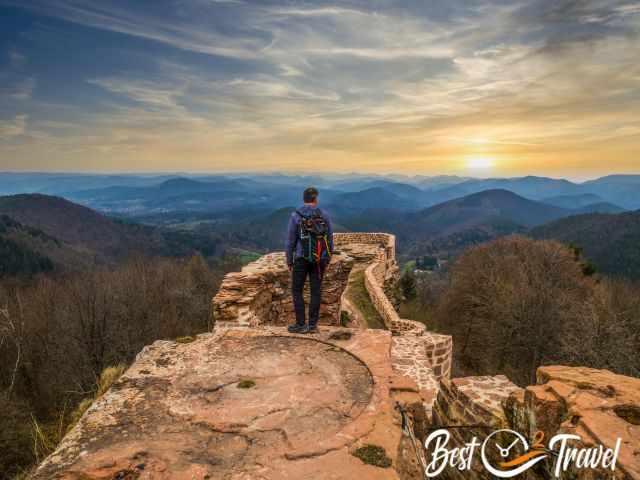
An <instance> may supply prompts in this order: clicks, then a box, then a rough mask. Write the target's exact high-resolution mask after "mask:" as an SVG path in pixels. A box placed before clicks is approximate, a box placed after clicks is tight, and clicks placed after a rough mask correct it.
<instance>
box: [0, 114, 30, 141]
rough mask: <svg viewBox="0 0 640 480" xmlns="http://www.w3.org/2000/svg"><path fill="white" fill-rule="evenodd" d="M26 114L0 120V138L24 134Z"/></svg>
mask: <svg viewBox="0 0 640 480" xmlns="http://www.w3.org/2000/svg"><path fill="white" fill-rule="evenodd" d="M27 119H28V117H27V115H24V114H21V115H16V116H15V117H14V118H12V119H11V120H0V139H11V138H13V137H17V136H20V135H24V133H25V132H26V130H27Z"/></svg>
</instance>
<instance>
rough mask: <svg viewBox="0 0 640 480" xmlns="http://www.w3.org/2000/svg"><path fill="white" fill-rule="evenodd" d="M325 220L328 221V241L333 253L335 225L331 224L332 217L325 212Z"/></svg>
mask: <svg viewBox="0 0 640 480" xmlns="http://www.w3.org/2000/svg"><path fill="white" fill-rule="evenodd" d="M324 221H325V222H327V242H328V243H329V251H330V252H331V254H333V225H331V217H329V214H327V212H324Z"/></svg>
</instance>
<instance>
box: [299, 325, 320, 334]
mask: <svg viewBox="0 0 640 480" xmlns="http://www.w3.org/2000/svg"><path fill="white" fill-rule="evenodd" d="M300 333H311V334H313V333H320V332H319V331H318V327H311V326H307V327H305V328H304V330H302V331H301V332H300Z"/></svg>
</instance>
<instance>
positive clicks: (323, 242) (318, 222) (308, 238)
mask: <svg viewBox="0 0 640 480" xmlns="http://www.w3.org/2000/svg"><path fill="white" fill-rule="evenodd" d="M296 213H297V214H298V215H299V216H300V223H299V231H298V235H299V237H300V242H301V244H302V254H303V256H304V258H305V260H307V261H308V262H311V263H317V264H320V263H321V262H327V261H328V260H330V259H331V250H330V249H329V240H328V232H329V228H328V226H327V222H326V220H325V219H324V217H323V216H322V214H321V213H320V211H319V210H317V209H316V210H314V211H313V212H312V213H311V214H310V215H305V214H303V213H302V212H300V211H299V210H296Z"/></svg>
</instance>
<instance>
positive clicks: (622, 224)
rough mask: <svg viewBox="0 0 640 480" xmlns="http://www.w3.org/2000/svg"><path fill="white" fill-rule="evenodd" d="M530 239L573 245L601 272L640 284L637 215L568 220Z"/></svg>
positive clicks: (542, 228)
mask: <svg viewBox="0 0 640 480" xmlns="http://www.w3.org/2000/svg"><path fill="white" fill-rule="evenodd" d="M531 236H532V237H534V238H547V239H555V240H559V241H561V242H563V243H565V244H572V245H575V246H577V247H579V248H581V249H582V250H583V252H584V255H585V257H586V258H588V259H589V260H590V261H591V262H593V264H594V265H595V266H596V268H597V269H598V270H599V271H600V272H602V273H606V274H609V275H614V276H621V277H626V278H631V279H635V280H640V211H635V212H625V213H619V214H588V215H576V216H572V217H567V218H563V219H561V220H557V221H555V222H552V223H549V224H546V225H541V226H539V227H537V228H534V229H533V230H532V231H531Z"/></svg>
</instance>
